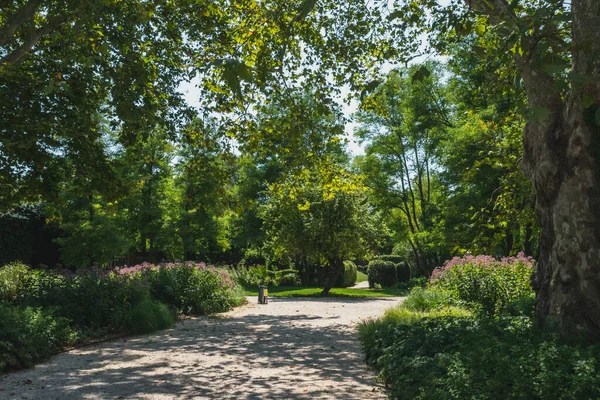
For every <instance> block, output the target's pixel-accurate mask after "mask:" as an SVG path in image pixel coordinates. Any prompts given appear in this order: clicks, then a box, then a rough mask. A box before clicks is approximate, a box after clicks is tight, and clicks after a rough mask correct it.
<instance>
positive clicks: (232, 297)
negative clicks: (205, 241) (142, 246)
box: [116, 261, 243, 315]
mask: <svg viewBox="0 0 600 400" xmlns="http://www.w3.org/2000/svg"><path fill="white" fill-rule="evenodd" d="M116 273H117V274H119V275H122V276H129V277H137V278H141V279H143V280H144V281H145V282H147V285H148V287H149V288H150V295H151V297H152V298H154V299H157V300H159V301H161V302H163V303H165V304H168V305H170V306H171V307H173V308H175V309H176V310H177V312H179V313H181V314H196V315H199V314H200V315H204V314H211V313H215V312H223V311H227V310H229V309H231V307H234V306H237V305H239V304H241V302H243V296H242V292H241V288H240V287H238V286H237V285H236V284H235V282H234V281H233V279H232V278H231V275H230V274H229V272H227V271H226V270H225V269H223V268H216V267H214V266H212V265H206V264H205V263H202V262H200V263H195V262H190V261H188V262H176V263H161V264H156V265H154V264H150V263H142V264H139V265H134V266H131V267H127V266H126V267H122V268H119V269H118V270H116Z"/></svg>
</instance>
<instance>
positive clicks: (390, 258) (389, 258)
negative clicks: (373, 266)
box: [377, 254, 404, 264]
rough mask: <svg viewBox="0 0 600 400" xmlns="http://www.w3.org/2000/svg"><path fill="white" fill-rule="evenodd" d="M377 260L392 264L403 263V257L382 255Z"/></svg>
mask: <svg viewBox="0 0 600 400" xmlns="http://www.w3.org/2000/svg"><path fill="white" fill-rule="evenodd" d="M377 260H382V261H391V262H393V263H394V264H398V263H401V262H404V257H402V256H398V255H396V254H382V255H380V256H377Z"/></svg>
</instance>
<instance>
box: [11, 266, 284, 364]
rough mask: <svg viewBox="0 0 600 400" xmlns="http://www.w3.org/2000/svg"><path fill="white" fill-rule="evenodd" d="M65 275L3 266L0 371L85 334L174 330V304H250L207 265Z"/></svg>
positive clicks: (216, 308)
mask: <svg viewBox="0 0 600 400" xmlns="http://www.w3.org/2000/svg"><path fill="white" fill-rule="evenodd" d="M64 272H65V274H66V275H62V274H59V273H57V272H47V271H42V270H30V269H28V268H26V267H24V266H23V265H21V264H11V265H8V266H6V267H4V268H1V269H0V291H1V292H0V293H1V295H2V299H4V300H0V321H1V322H0V371H2V370H7V369H15V368H23V367H28V366H31V365H33V363H34V362H35V361H38V360H41V359H43V358H45V357H48V356H50V355H52V354H54V353H56V351H58V350H59V349H60V348H62V347H64V346H66V345H71V344H74V343H76V342H77V341H78V340H81V339H84V338H92V337H102V336H104V335H106V334H107V333H110V332H118V333H122V332H134V333H146V332H151V331H154V330H157V329H163V328H167V327H170V326H172V325H173V322H174V314H173V312H172V311H171V310H170V309H169V306H170V307H172V309H173V310H176V311H178V312H180V313H186V314H207V313H213V312H222V311H227V310H229V309H230V308H231V307H233V306H236V305H240V304H242V303H243V302H244V301H245V297H244V295H243V291H242V289H241V287H239V286H236V285H235V283H234V282H233V281H232V280H231V277H230V275H229V274H228V272H227V271H225V270H223V269H217V268H214V267H209V266H206V265H204V264H194V263H185V264H183V263H179V264H165V265H160V266H155V265H151V264H143V265H137V266H134V267H128V268H122V269H120V270H116V271H102V270H100V269H98V268H94V267H91V268H88V269H81V270H78V271H77V275H74V274H72V273H71V272H70V271H69V272H68V273H67V271H64ZM282 272H283V271H282Z"/></svg>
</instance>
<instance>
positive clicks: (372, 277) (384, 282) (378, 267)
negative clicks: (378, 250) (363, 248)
mask: <svg viewBox="0 0 600 400" xmlns="http://www.w3.org/2000/svg"><path fill="white" fill-rule="evenodd" d="M367 275H368V277H369V287H370V288H374V287H375V285H376V284H379V285H381V286H382V287H389V286H394V285H395V284H396V283H397V282H398V272H397V268H396V264H394V263H393V262H391V261H381V260H373V261H371V262H370V263H369V268H368V270H367Z"/></svg>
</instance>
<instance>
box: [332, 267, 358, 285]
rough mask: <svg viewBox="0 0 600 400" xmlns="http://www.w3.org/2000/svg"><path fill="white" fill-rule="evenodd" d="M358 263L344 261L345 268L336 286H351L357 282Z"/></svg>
mask: <svg viewBox="0 0 600 400" xmlns="http://www.w3.org/2000/svg"><path fill="white" fill-rule="evenodd" d="M356 272H357V269H356V264H354V263H353V262H352V261H344V270H343V271H342V273H341V274H340V276H339V277H338V279H337V281H336V283H335V285H334V286H335V287H350V286H354V283H355V282H356Z"/></svg>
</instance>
